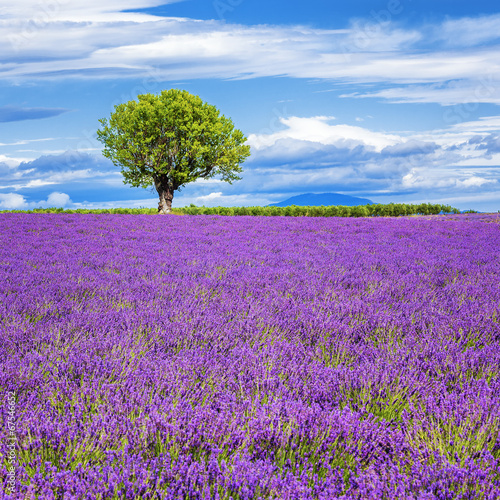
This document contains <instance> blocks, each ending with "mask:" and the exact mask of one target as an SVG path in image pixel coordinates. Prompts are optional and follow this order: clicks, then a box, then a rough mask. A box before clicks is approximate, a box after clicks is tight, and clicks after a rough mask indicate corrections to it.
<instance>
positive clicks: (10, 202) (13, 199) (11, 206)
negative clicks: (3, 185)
mask: <svg viewBox="0 0 500 500" xmlns="http://www.w3.org/2000/svg"><path fill="white" fill-rule="evenodd" d="M26 206H27V203H26V199H25V197H24V196H22V195H20V194H17V193H7V194H0V208H2V209H3V210H21V209H24V208H25V207H26Z"/></svg>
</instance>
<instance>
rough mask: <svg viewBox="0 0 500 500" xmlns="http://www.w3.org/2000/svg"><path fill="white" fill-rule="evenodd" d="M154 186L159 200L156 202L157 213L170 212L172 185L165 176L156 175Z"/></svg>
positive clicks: (172, 193)
mask: <svg viewBox="0 0 500 500" xmlns="http://www.w3.org/2000/svg"><path fill="white" fill-rule="evenodd" d="M155 188H156V191H158V196H159V197H160V202H159V203H158V213H159V214H170V213H172V200H173V199H174V187H173V185H172V183H171V182H169V181H168V178H166V177H158V178H156V179H155Z"/></svg>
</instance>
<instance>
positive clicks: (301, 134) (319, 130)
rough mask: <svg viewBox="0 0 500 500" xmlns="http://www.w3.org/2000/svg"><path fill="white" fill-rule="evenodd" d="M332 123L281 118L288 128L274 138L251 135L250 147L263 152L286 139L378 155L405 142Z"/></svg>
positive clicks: (321, 117)
mask: <svg viewBox="0 0 500 500" xmlns="http://www.w3.org/2000/svg"><path fill="white" fill-rule="evenodd" d="M330 119H331V117H327V116H316V117H312V118H299V117H297V116H292V117H289V118H280V119H279V120H280V122H281V123H282V124H283V125H285V126H286V127H287V128H286V129H285V130H281V131H279V132H274V133H272V134H250V135H249V136H248V144H250V146H252V147H253V148H255V149H256V150H259V149H263V148H268V147H270V146H273V145H275V144H276V143H277V142H278V141H280V140H283V139H293V140H295V141H309V142H315V143H319V144H323V145H332V146H336V147H338V148H347V149H353V148H355V147H356V146H360V145H361V146H364V147H368V148H371V149H373V150H375V151H381V150H382V149H383V148H385V147H387V146H391V145H394V144H396V143H398V142H400V141H401V138H400V137H399V136H397V135H394V134H383V133H380V132H372V131H370V130H368V129H365V128H362V127H355V126H352V125H330V124H329V123H328V121H329V120H330Z"/></svg>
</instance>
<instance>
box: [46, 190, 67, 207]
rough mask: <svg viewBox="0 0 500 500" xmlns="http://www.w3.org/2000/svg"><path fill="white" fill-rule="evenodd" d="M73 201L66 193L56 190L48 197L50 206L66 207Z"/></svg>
mask: <svg viewBox="0 0 500 500" xmlns="http://www.w3.org/2000/svg"><path fill="white" fill-rule="evenodd" d="M70 203H71V198H70V197H69V195H67V194H66V193H58V192H56V191H54V192H53V193H50V194H49V197H48V198H47V205H48V206H49V207H65V206H66V205H69V204H70Z"/></svg>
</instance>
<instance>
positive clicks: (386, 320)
mask: <svg viewBox="0 0 500 500" xmlns="http://www.w3.org/2000/svg"><path fill="white" fill-rule="evenodd" d="M499 222H500V217H499V216H495V215H490V216H487V215H484V214H481V215H480V216H479V215H477V216H446V217H437V218H429V219H425V218H400V219H342V218H340V219H326V218H315V219H307V218H297V219H295V218H294V219H284V218H279V217H244V216H243V217H239V218H227V217H219V216H204V217H195V216H177V217H176V216H170V217H163V218H162V217H150V216H140V215H135V216H128V215H51V214H36V215H31V216H29V217H27V216H25V215H22V214H3V215H0V228H1V235H0V241H1V245H0V297H1V300H0V315H1V318H2V320H1V323H0V334H1V335H0V354H1V358H0V359H1V367H0V383H1V386H2V388H3V389H4V391H5V392H7V391H13V392H14V393H15V397H16V407H15V411H16V424H17V425H16V434H17V440H18V441H17V448H16V454H17V455H16V458H17V466H16V475H15V479H16V486H15V492H14V493H13V494H12V495H10V497H11V498H44V499H45V498H47V499H50V498H64V499H70V498H89V499H91V498H92V499H93V498H131V499H132V498H165V499H187V498H189V499H209V498H210V499H211V498H220V499H229V498H233V499H252V498H280V499H281V498H283V499H287V498H288V499H308V498H311V499H313V498H315V499H329V498H346V499H348V498H349V499H350V498H415V499H417V498H418V499H434V498H437V499H448V498H449V499H452V498H463V499H465V498H491V499H493V498H498V497H499V496H500V472H499V465H500V436H499V427H500V424H499V422H500V378H499V366H500V349H499V347H500V323H499V308H500V287H499V286H498V285H499V281H500V280H499V278H500V259H499V252H498V248H499V246H500V226H499ZM7 411H8V407H7V405H4V406H3V407H2V410H1V413H0V415H1V417H0V418H1V419H2V423H4V424H5V422H6V418H7ZM0 433H1V437H2V440H1V451H0V453H1V455H2V456H3V457H6V456H7V454H8V451H9V448H8V445H9V441H8V436H7V433H8V430H7V427H6V426H5V425H2V429H1V431H0ZM8 477H9V476H8V465H7V462H6V460H4V462H3V463H2V465H1V467H0V481H1V482H2V483H3V485H4V488H7V481H8ZM5 491H6V492H7V493H8V490H5ZM7 493H6V494H7Z"/></svg>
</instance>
